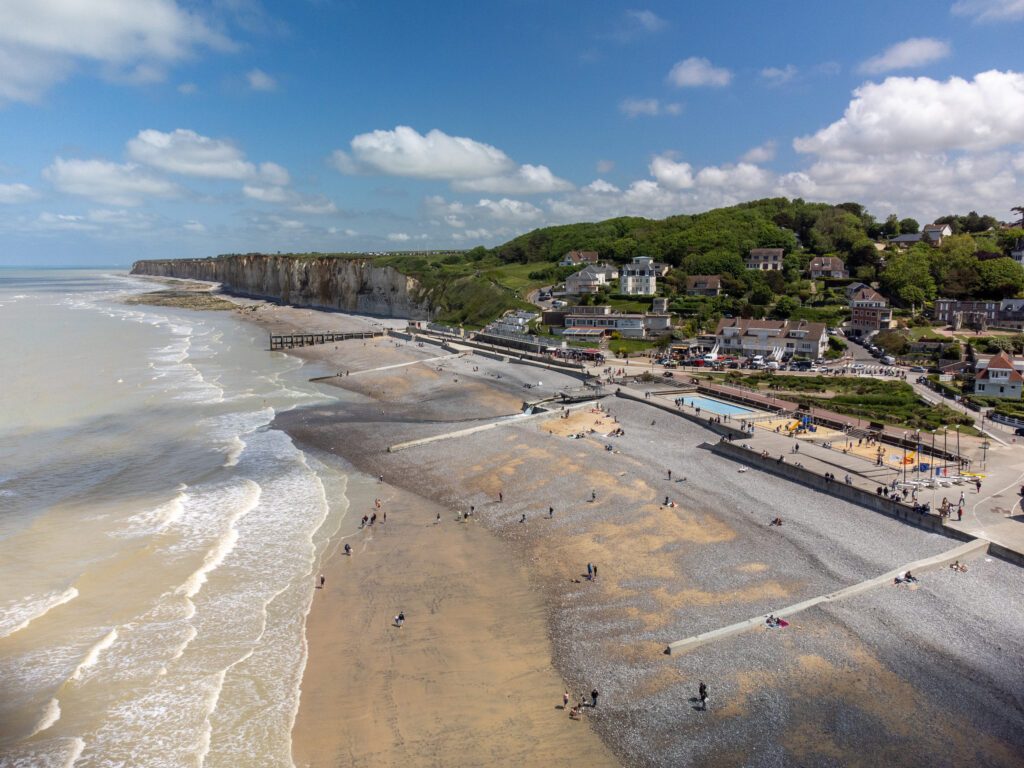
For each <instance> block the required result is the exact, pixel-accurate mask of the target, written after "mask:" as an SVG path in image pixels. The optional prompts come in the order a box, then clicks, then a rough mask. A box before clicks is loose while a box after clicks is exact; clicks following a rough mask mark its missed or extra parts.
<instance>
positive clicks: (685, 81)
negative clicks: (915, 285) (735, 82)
mask: <svg viewBox="0 0 1024 768" xmlns="http://www.w3.org/2000/svg"><path fill="white" fill-rule="evenodd" d="M668 81H669V82H670V83H672V84H673V85H675V86H676V87H678V88H694V87H698V86H710V87H714V88H721V87H724V86H726V85H728V84H729V83H730V82H732V72H730V71H729V70H728V69H724V68H722V67H715V66H713V65H712V64H711V62H710V61H708V60H707V59H704V58H700V57H697V56H691V57H690V58H688V59H684V60H683V61H679V62H676V64H675V66H673V67H672V69H671V70H670V71H669V73H668Z"/></svg>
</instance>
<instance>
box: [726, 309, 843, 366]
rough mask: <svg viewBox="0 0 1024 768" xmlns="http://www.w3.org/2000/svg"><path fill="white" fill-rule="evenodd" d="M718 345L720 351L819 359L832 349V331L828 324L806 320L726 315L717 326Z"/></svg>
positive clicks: (780, 357) (737, 353) (778, 358)
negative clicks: (730, 316)
mask: <svg viewBox="0 0 1024 768" xmlns="http://www.w3.org/2000/svg"><path fill="white" fill-rule="evenodd" d="M715 344H716V346H717V347H718V352H719V354H726V355H737V356H742V357H754V356H755V355H762V356H764V357H766V358H772V359H774V360H782V359H784V358H787V357H806V358H811V359H817V358H819V357H821V356H822V355H824V354H825V350H827V349H828V333H827V330H826V327H825V324H824V323H809V322H807V321H806V320H748V319H746V318H722V319H721V320H719V321H718V327H717V328H716V329H715Z"/></svg>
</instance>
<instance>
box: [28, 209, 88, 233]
mask: <svg viewBox="0 0 1024 768" xmlns="http://www.w3.org/2000/svg"><path fill="white" fill-rule="evenodd" d="M31 228H32V229H42V230H58V231H80V232H87V231H90V230H98V229H99V228H100V227H99V225H97V224H93V223H90V222H89V221H87V220H86V218H85V216H79V215H77V214H68V213H50V212H49V211H47V212H44V213H40V214H39V216H38V217H37V218H36V220H35V222H34V223H33V225H32V227H31Z"/></svg>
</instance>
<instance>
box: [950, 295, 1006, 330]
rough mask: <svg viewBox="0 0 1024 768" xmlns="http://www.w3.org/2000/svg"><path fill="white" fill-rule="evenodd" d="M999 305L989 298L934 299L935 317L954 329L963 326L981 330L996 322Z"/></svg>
mask: <svg viewBox="0 0 1024 768" xmlns="http://www.w3.org/2000/svg"><path fill="white" fill-rule="evenodd" d="M1000 306H1001V305H1000V303H999V302H998V301H989V300H978V301H965V300H961V299H936V300H935V319H936V320H938V321H939V322H940V323H945V324H946V325H949V326H951V327H952V328H953V329H954V330H959V329H960V328H965V327H966V328H975V329H978V330H983V329H985V328H988V327H989V326H990V325H995V324H996V323H997V321H998V320H999V310H1000Z"/></svg>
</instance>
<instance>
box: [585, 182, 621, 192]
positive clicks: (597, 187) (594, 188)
mask: <svg viewBox="0 0 1024 768" xmlns="http://www.w3.org/2000/svg"><path fill="white" fill-rule="evenodd" d="M583 189H584V190H586V191H588V192H597V193H601V192H608V193H611V192H618V191H619V188H618V187H616V186H615V185H614V184H611V183H609V182H607V181H605V180H604V179H594V180H593V181H592V182H590V183H589V184H587V186H585V187H584V188H583Z"/></svg>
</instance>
